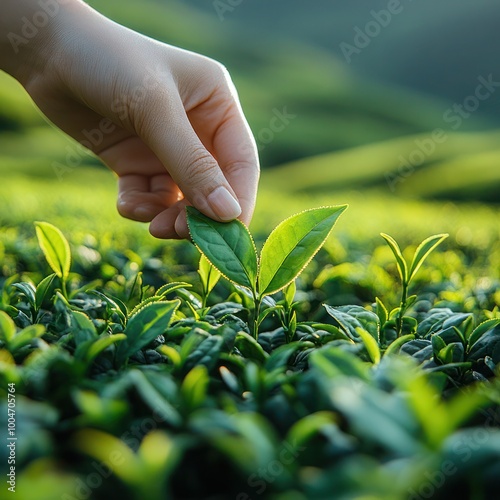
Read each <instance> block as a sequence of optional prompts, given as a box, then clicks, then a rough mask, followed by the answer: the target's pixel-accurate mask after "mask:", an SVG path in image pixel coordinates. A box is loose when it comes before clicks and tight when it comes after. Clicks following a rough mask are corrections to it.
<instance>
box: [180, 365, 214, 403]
mask: <svg viewBox="0 0 500 500" xmlns="http://www.w3.org/2000/svg"><path fill="white" fill-rule="evenodd" d="M209 383H210V378H209V376H208V372H207V369H206V367H205V366H203V365H198V366H195V367H194V368H193V369H192V370H191V371H190V372H189V373H188V374H187V375H186V377H185V378H184V381H183V382H182V385H181V394H182V397H183V399H184V402H185V405H186V407H187V408H186V409H187V410H188V412H190V411H192V410H195V409H196V408H198V407H199V406H201V405H203V402H204V401H205V397H206V394H207V389H208V384H209Z"/></svg>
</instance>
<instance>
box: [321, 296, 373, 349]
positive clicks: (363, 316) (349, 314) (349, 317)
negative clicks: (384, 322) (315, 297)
mask: <svg viewBox="0 0 500 500" xmlns="http://www.w3.org/2000/svg"><path fill="white" fill-rule="evenodd" d="M323 305H324V307H325V309H326V312H327V313H328V314H329V315H330V316H331V317H332V318H333V319H334V320H335V321H336V322H337V323H338V324H339V326H340V328H341V329H342V330H343V331H344V332H345V333H346V335H347V336H348V337H350V338H351V339H354V340H356V339H357V338H358V332H357V329H358V328H363V330H366V331H367V332H368V333H369V334H370V335H371V336H372V337H373V338H374V340H375V341H376V342H377V343H378V342H379V341H380V324H379V318H378V316H377V315H376V314H375V313H374V312H372V311H368V310H367V309H365V308H364V307H361V306H339V307H332V306H329V305H328V304H323Z"/></svg>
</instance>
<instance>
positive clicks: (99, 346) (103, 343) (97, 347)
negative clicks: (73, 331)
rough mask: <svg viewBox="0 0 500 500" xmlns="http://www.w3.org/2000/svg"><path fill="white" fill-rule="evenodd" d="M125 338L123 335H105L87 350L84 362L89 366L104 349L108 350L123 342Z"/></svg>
mask: <svg viewBox="0 0 500 500" xmlns="http://www.w3.org/2000/svg"><path fill="white" fill-rule="evenodd" d="M126 338H127V336H126V335H125V334H123V333H117V334H116V335H107V336H105V337H101V338H100V339H99V340H96V341H95V342H94V343H93V344H92V345H91V346H90V347H89V349H88V351H87V352H86V354H85V362H86V363H87V365H90V364H91V363H92V361H94V359H95V358H96V357H97V356H98V355H99V354H100V353H101V352H102V351H104V349H106V348H108V347H109V346H110V345H112V344H114V343H115V342H119V341H121V340H125V339H126Z"/></svg>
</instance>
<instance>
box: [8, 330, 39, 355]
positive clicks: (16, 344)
mask: <svg viewBox="0 0 500 500" xmlns="http://www.w3.org/2000/svg"><path fill="white" fill-rule="evenodd" d="M44 333H45V327H44V326H43V325H30V326H27V327H26V328H24V329H23V330H21V331H20V332H18V333H17V334H16V336H15V337H14V338H13V339H12V340H11V341H10V343H9V349H10V350H11V351H13V352H14V351H16V350H17V349H19V348H21V347H24V346H25V345H28V344H30V343H31V342H32V341H33V340H34V339H37V338H38V337H41V336H42V335H43V334H44Z"/></svg>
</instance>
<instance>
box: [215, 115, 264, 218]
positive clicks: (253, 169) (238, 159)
mask: <svg viewBox="0 0 500 500" xmlns="http://www.w3.org/2000/svg"><path fill="white" fill-rule="evenodd" d="M238 108H239V107H238ZM213 147H214V155H215V157H216V158H217V160H218V162H219V165H220V167H221V169H222V171H223V172H224V175H225V177H226V179H227V180H228V181H229V183H230V184H231V186H232V188H233V190H234V192H235V194H236V196H237V198H238V200H239V203H240V205H241V215H240V217H239V218H240V219H241V220H242V221H243V222H244V223H245V224H247V225H248V224H250V220H251V219H252V215H253V212H254V209H255V201H256V196H257V187H258V182H259V170H260V167H259V160H258V155H257V147H256V145H255V141H254V139H253V135H252V133H251V131H250V128H249V126H248V124H247V122H246V120H245V118H244V116H243V113H242V112H241V110H239V109H236V110H235V111H234V112H232V113H231V114H230V115H229V118H228V119H227V120H226V121H224V122H223V124H222V125H221V126H220V127H218V128H217V131H216V134H215V137H214V139H213Z"/></svg>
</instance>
